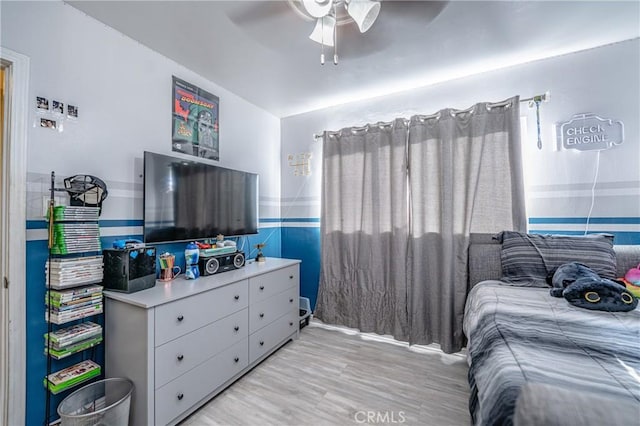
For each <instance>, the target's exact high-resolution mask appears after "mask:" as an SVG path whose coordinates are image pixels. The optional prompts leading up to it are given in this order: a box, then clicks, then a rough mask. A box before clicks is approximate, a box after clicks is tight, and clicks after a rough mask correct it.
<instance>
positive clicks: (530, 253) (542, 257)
mask: <svg viewBox="0 0 640 426" xmlns="http://www.w3.org/2000/svg"><path fill="white" fill-rule="evenodd" d="M496 239H498V240H499V241H500V242H501V243H502V251H501V254H500V259H501V261H502V281H505V282H507V283H510V284H516V285H521V286H531V287H546V286H547V283H546V278H547V276H549V275H550V274H553V272H554V271H555V270H556V269H557V268H558V267H559V266H561V265H563V264H565V263H569V262H580V263H582V264H583V265H585V266H587V267H588V268H590V269H592V270H593V271H594V272H595V273H597V274H598V275H599V276H601V277H602V278H609V279H612V278H616V255H615V252H614V250H613V236H612V235H607V234H589V235H586V236H571V235H536V234H525V233H522V232H514V231H503V232H501V233H499V234H498V235H497V236H496Z"/></svg>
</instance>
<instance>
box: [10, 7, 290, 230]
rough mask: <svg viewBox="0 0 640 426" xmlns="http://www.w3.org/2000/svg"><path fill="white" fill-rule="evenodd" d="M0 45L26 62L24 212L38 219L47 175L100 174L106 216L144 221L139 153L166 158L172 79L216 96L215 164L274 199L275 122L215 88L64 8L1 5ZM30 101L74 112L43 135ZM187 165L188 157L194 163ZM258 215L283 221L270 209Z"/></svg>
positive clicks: (277, 139) (277, 176)
mask: <svg viewBox="0 0 640 426" xmlns="http://www.w3.org/2000/svg"><path fill="white" fill-rule="evenodd" d="M1 43H2V45H3V46H6V47H8V48H10V49H13V50H15V51H17V52H20V53H23V54H25V55H27V56H29V57H30V58H31V84H30V102H32V103H33V105H34V106H33V108H32V109H31V111H32V122H33V124H34V125H33V127H32V128H31V129H30V131H29V147H28V171H29V182H30V187H29V190H30V191H29V201H28V204H29V211H28V216H29V218H31V219H34V218H38V217H39V216H41V205H42V200H41V198H42V197H41V195H39V194H41V193H42V190H46V188H48V184H49V183H48V175H49V173H50V172H51V171H52V170H53V171H55V172H56V174H57V176H60V177H67V176H71V175H74V174H78V173H85V174H91V175H95V176H98V177H100V178H102V179H103V180H105V181H106V182H107V185H108V186H109V192H110V195H109V198H108V202H105V206H104V214H103V218H106V219H142V192H141V191H142V186H141V184H142V177H141V174H142V156H143V151H145V150H147V151H154V152H159V153H164V154H168V155H177V156H180V154H178V153H172V152H171V116H172V114H171V106H172V95H171V76H172V75H175V76H177V77H179V78H181V79H184V80H186V81H188V82H190V83H193V84H195V85H197V86H199V87H201V88H202V89H205V90H207V91H208V92H210V93H213V94H215V95H217V96H218V97H219V98H220V117H219V122H220V161H219V162H213V161H211V162H212V163H214V164H219V165H221V166H224V167H229V168H235V169H240V170H246V171H250V172H254V173H259V175H260V195H261V198H262V199H274V198H275V199H278V198H279V196H280V120H279V119H278V118H277V117H275V116H273V115H271V114H269V113H267V112H265V111H264V110H261V109H260V108H258V107H256V106H254V105H253V104H250V103H248V102H246V101H245V100H243V99H241V98H239V97H238V96H236V95H234V94H233V93H231V92H229V91H227V90H225V89H224V88H222V87H220V86H218V85H217V84H215V83H214V82H211V81H208V80H206V79H204V78H203V77H201V76H199V75H197V74H195V73H194V72H192V71H190V70H188V69H187V68H185V67H184V66H182V65H180V64H178V63H176V62H174V61H172V60H170V59H168V58H166V57H164V56H162V55H160V54H158V53H156V52H154V51H152V50H150V49H148V48H146V47H145V46H143V45H141V44H140V43H138V42H136V41H133V40H132V39H129V38H127V37H126V36H124V35H122V34H120V33H119V32H117V31H116V30H114V29H112V28H109V27H107V26H105V25H104V24H102V23H100V22H98V21H96V20H94V19H93V18H90V17H88V16H87V15H85V14H84V13H82V12H80V11H78V10H77V9H74V8H73V7H71V6H68V5H66V4H63V3H62V2H4V1H3V2H2V34H1ZM36 96H44V97H46V98H48V99H49V100H50V101H51V100H52V99H57V100H61V101H62V102H65V103H70V104H72V105H77V106H78V107H79V119H78V120H77V121H76V122H72V121H70V120H64V121H63V122H62V124H63V131H62V132H57V131H52V130H49V129H45V128H40V126H39V118H40V116H39V115H38V114H37V113H36V109H35V98H36ZM191 158H193V157H191ZM260 216H261V217H279V216H280V212H279V206H278V205H275V203H267V205H266V206H262V205H261V211H260Z"/></svg>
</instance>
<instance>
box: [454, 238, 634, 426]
mask: <svg viewBox="0 0 640 426" xmlns="http://www.w3.org/2000/svg"><path fill="white" fill-rule="evenodd" d="M501 250H502V248H501V247H500V245H499V244H498V245H497V246H496V242H487V241H486V239H485V241H483V242H482V243H479V244H475V245H474V244H473V240H472V245H471V247H470V279H471V284H472V285H473V288H472V289H471V291H470V293H469V295H468V299H467V304H466V307H465V317H464V331H465V335H466V336H467V339H468V344H467V349H468V361H469V384H470V387H471V397H470V402H469V408H470V412H471V416H472V420H473V423H474V424H476V425H509V424H513V423H514V419H515V423H516V424H598V423H601V422H602V419H603V418H604V419H605V420H606V423H607V424H620V425H624V424H629V425H637V424H640V309H638V308H637V309H635V310H633V311H631V312H603V311H590V310H586V309H581V308H577V307H575V306H572V305H570V304H569V303H568V302H567V301H566V300H565V299H564V298H554V297H552V296H550V294H549V289H548V288H544V287H540V286H538V285H527V282H526V280H525V281H524V282H517V283H515V284H514V283H506V282H504V281H498V280H496V279H490V278H496V277H500V276H501V274H502V273H503V272H504V271H502V270H501V268H500V260H501ZM612 253H613V256H614V260H615V261H617V265H616V271H615V273H619V272H618V271H619V270H625V268H626V269H628V268H629V267H631V266H634V262H635V265H637V263H638V261H639V260H640V248H638V247H635V246H634V247H627V248H625V247H615V248H614V250H612ZM496 258H497V265H496ZM615 258H617V259H615ZM502 263H503V264H504V263H505V261H504V255H503V258H502ZM487 278H489V279H487ZM478 281H481V282H479V283H478V284H477V285H474V284H476V283H477V282H478ZM538 284H539V283H538ZM523 390H525V391H523ZM570 408H572V409H573V411H572V410H571V409H570ZM527 410H528V411H527ZM554 412H555V414H554ZM541 413H542V414H544V415H545V416H546V417H544V416H540V414H541ZM567 413H574V415H572V416H569V415H568V414H567ZM575 413H578V414H575ZM536 416H538V417H539V421H537V422H536V421H535V418H536ZM554 416H555V417H554ZM576 416H579V417H580V419H579V420H578V419H576V418H575V417H576ZM603 416H604V417H603Z"/></svg>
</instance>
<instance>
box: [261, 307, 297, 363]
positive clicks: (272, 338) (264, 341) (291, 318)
mask: <svg viewBox="0 0 640 426" xmlns="http://www.w3.org/2000/svg"><path fill="white" fill-rule="evenodd" d="M298 317H299V316H298V312H297V310H296V312H291V313H289V314H287V315H283V316H281V317H280V318H277V319H276V320H275V321H273V322H272V323H271V324H269V325H267V326H266V327H264V328H262V329H261V330H259V331H257V332H256V333H254V334H252V335H250V336H249V364H251V363H252V362H254V361H255V360H257V359H258V358H260V357H261V356H262V355H264V354H266V353H267V352H270V351H271V350H272V349H273V348H274V347H275V346H276V345H278V344H279V343H280V342H282V341H283V340H284V339H285V338H286V337H288V336H290V335H291V334H293V333H295V332H296V331H297V330H298V327H299V320H298Z"/></svg>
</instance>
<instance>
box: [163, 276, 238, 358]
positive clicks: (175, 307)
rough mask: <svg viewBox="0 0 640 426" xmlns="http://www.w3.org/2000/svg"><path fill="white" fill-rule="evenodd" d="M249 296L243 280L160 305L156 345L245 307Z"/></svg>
mask: <svg viewBox="0 0 640 426" xmlns="http://www.w3.org/2000/svg"><path fill="white" fill-rule="evenodd" d="M248 296H249V292H248V288H247V280H243V281H238V282H236V283H233V284H230V285H227V286H224V287H220V288H216V289H214V290H211V291H207V292H205V293H201V294H198V295H195V296H190V297H187V298H185V299H181V300H178V301H176V302H171V303H167V304H166V305H161V306H159V307H157V308H156V312H155V346H160V345H162V344H163V343H166V342H168V341H170V340H173V339H175V338H177V337H180V336H183V335H185V334H187V333H189V332H191V331H193V330H195V329H197V328H200V327H202V326H205V325H207V324H209V323H212V322H214V321H217V320H219V319H220V318H223V317H226V316H227V315H229V314H232V313H234V312H237V311H239V310H241V309H244V308H246V307H247V306H248Z"/></svg>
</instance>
